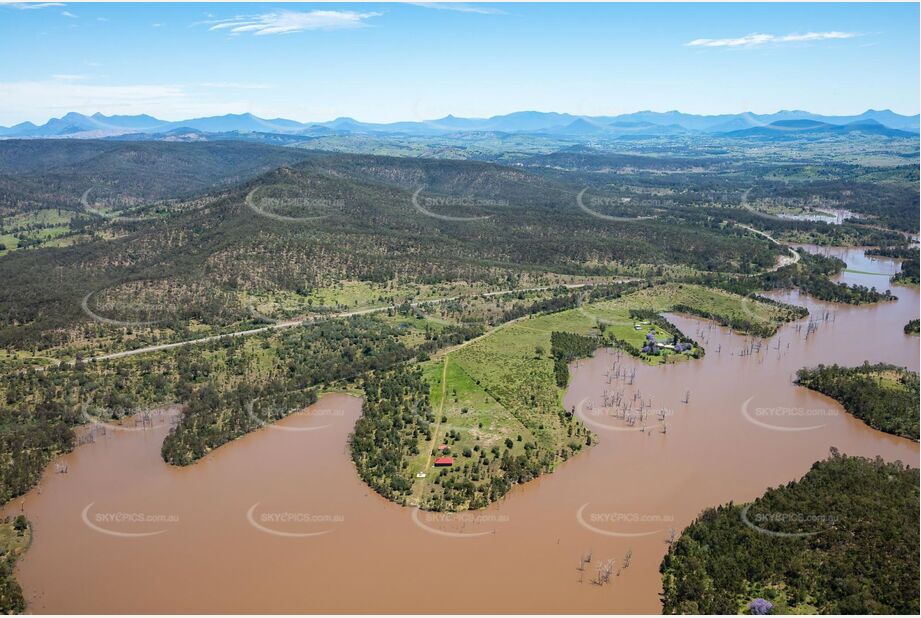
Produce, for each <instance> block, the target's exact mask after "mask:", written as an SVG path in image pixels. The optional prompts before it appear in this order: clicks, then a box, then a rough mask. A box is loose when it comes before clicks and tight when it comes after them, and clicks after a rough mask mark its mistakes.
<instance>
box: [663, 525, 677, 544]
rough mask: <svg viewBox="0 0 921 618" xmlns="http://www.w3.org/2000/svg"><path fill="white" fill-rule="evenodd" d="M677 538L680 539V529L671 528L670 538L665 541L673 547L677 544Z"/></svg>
mask: <svg viewBox="0 0 921 618" xmlns="http://www.w3.org/2000/svg"><path fill="white" fill-rule="evenodd" d="M677 540H678V531H677V530H675V529H674V528H672V529H671V530H669V531H668V538H667V539H665V543H666V544H667V545H668V546H669V547H671V546H672V545H674V544H675V541H677Z"/></svg>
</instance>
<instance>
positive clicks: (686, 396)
mask: <svg viewBox="0 0 921 618" xmlns="http://www.w3.org/2000/svg"><path fill="white" fill-rule="evenodd" d="M682 401H684V403H690V401H691V391H690V390H687V391H684V399H683V400H682Z"/></svg>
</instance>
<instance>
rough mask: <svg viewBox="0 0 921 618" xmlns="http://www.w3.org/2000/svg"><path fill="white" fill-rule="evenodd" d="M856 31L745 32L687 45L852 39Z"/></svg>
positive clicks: (753, 44) (764, 43)
mask: <svg viewBox="0 0 921 618" xmlns="http://www.w3.org/2000/svg"><path fill="white" fill-rule="evenodd" d="M856 36H859V35H858V34H857V33H856V32H836V31H832V32H806V33H804V34H783V35H777V34H758V33H755V34H747V35H745V36H742V37H738V38H734V39H694V40H693V41H690V42H689V43H685V45H686V46H687V47H757V46H759V45H767V44H769V43H808V42H812V41H830V40H834V39H853V38H854V37H856Z"/></svg>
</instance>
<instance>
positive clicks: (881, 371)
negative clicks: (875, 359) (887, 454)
mask: <svg viewBox="0 0 921 618" xmlns="http://www.w3.org/2000/svg"><path fill="white" fill-rule="evenodd" d="M796 383H797V384H799V385H800V386H805V387H806V388H810V389H812V390H814V391H818V392H820V393H822V394H824V395H828V396H829V397H832V398H834V399H836V400H838V401H839V402H841V405H843V406H844V409H845V410H847V411H848V412H850V413H851V414H853V415H854V416H856V417H857V418H859V419H860V420H862V421H863V422H865V423H866V424H867V425H869V426H870V427H873V428H874V429H879V430H880V431H885V432H886V433H891V434H894V435H897V436H902V437H903V438H911V439H912V440H917V439H918V397H919V391H918V374H917V373H915V372H913V371H908V370H907V369H904V368H902V367H896V366H895V365H888V364H885V363H880V364H876V365H871V364H869V363H864V364H863V365H861V366H859V367H841V366H839V365H819V366H818V367H815V368H813V369H809V368H804V369H800V370H799V371H798V372H797V373H796Z"/></svg>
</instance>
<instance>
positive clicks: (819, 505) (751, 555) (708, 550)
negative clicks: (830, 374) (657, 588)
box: [661, 451, 919, 615]
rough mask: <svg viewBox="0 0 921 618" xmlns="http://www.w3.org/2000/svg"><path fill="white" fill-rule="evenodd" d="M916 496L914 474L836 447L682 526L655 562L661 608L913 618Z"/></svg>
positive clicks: (683, 611) (677, 611) (691, 611)
mask: <svg viewBox="0 0 921 618" xmlns="http://www.w3.org/2000/svg"><path fill="white" fill-rule="evenodd" d="M918 500H919V491H918V470H917V469H916V468H907V467H906V466H904V465H903V464H901V463H899V462H896V463H888V462H884V461H882V460H880V459H876V460H869V459H863V458H859V457H848V456H845V455H841V454H838V453H837V452H835V451H833V453H832V456H831V457H830V458H829V459H827V460H824V461H820V462H818V463H816V464H815V465H813V467H812V469H811V470H810V471H809V472H808V473H807V474H806V475H805V476H804V477H803V478H802V479H800V480H799V481H794V482H791V483H789V484H787V485H785V486H782V487H778V488H776V489H770V490H768V491H767V492H766V493H765V494H764V495H763V496H762V497H760V498H758V499H757V500H755V502H754V503H751V504H746V505H737V504H732V503H730V504H728V505H724V506H720V507H717V508H711V509H707V510H706V511H704V512H703V513H702V514H701V515H700V517H698V518H697V520H695V521H694V522H693V523H692V524H691V525H690V526H688V527H687V528H686V529H685V530H684V532H683V533H682V534H681V536H680V538H679V539H678V540H677V542H675V543H674V544H672V545H671V546H670V547H669V550H668V554H667V555H666V556H665V558H664V559H663V561H662V565H661V571H662V584H663V589H664V591H663V593H662V605H663V612H664V613H666V614H739V613H755V611H753V610H752V608H751V607H750V606H751V604H752V603H753V602H755V601H756V600H757V599H763V600H765V601H766V602H767V603H768V604H770V605H771V606H772V609H771V613H775V614H794V613H795V614H810V613H813V614H908V615H916V614H918V611H919V601H918V577H919V570H918V544H919V538H918V529H919V521H918ZM759 605H760V606H765V607H766V605H765V604H764V603H758V604H756V606H755V608H756V609H757V607H758V606H759Z"/></svg>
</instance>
